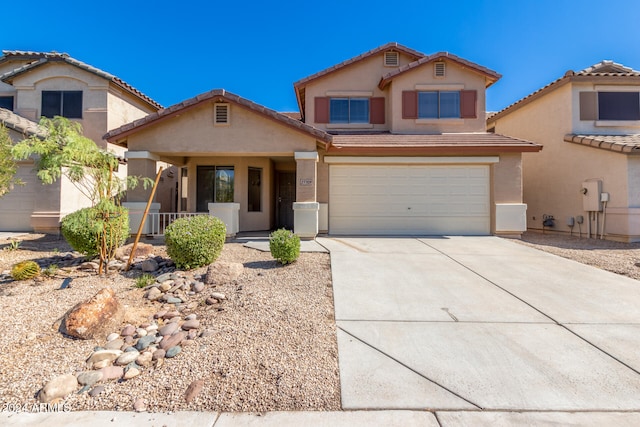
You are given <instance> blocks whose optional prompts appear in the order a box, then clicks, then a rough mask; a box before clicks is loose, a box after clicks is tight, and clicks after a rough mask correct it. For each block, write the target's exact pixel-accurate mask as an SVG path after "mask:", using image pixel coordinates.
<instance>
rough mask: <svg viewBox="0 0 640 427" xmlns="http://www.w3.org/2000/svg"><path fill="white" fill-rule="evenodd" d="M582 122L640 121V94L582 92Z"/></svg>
mask: <svg viewBox="0 0 640 427" xmlns="http://www.w3.org/2000/svg"><path fill="white" fill-rule="evenodd" d="M580 120H603V121H604V120H612V121H617V120H621V121H624V120H627V121H638V120H640V92H604V91H603V92H580Z"/></svg>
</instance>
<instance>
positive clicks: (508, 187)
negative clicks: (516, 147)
mask: <svg viewBox="0 0 640 427" xmlns="http://www.w3.org/2000/svg"><path fill="white" fill-rule="evenodd" d="M491 181H492V182H491V185H492V188H493V191H492V197H493V201H494V203H522V155H521V153H506V154H500V161H499V162H498V163H496V164H494V165H493V167H492V171H491Z"/></svg>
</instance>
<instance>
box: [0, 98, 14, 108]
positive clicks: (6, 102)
mask: <svg viewBox="0 0 640 427" xmlns="http://www.w3.org/2000/svg"><path fill="white" fill-rule="evenodd" d="M0 108H5V109H7V110H9V111H13V96H0Z"/></svg>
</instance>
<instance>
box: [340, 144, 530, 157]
mask: <svg viewBox="0 0 640 427" xmlns="http://www.w3.org/2000/svg"><path fill="white" fill-rule="evenodd" d="M541 150H542V145H538V144H531V145H514V146H501V145H472V146H469V145H467V146H465V145H462V146H456V147H451V146H435V147H434V146H431V147H390V146H387V147H373V146H365V147H363V146H361V147H354V146H342V147H341V146H339V145H338V146H336V145H331V146H330V147H329V148H328V149H327V153H330V154H336V155H337V154H340V155H354V156H355V155H360V156H362V155H372V156H381V155H386V156H394V155H396V156H400V155H402V156H407V155H414V156H415V155H424V156H430V155H437V156H443V155H455V156H460V155H469V154H471V155H495V154H500V153H536V152H539V151H541Z"/></svg>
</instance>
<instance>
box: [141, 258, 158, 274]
mask: <svg viewBox="0 0 640 427" xmlns="http://www.w3.org/2000/svg"><path fill="white" fill-rule="evenodd" d="M140 267H141V269H142V271H144V272H145V273H153V272H154V271H156V270H157V269H158V263H157V262H156V260H154V259H152V258H149V259H145V260H144V261H143V262H142V265H141V266H140Z"/></svg>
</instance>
